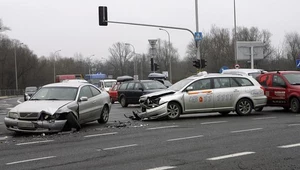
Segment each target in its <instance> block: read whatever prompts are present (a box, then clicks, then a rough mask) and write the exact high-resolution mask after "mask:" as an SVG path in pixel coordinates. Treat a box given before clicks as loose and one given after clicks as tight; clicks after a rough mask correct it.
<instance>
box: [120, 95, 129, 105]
mask: <svg viewBox="0 0 300 170" xmlns="http://www.w3.org/2000/svg"><path fill="white" fill-rule="evenodd" d="M120 103H121V106H122V107H127V106H128V104H127V102H126V98H125V97H124V96H122V97H121V100H120Z"/></svg>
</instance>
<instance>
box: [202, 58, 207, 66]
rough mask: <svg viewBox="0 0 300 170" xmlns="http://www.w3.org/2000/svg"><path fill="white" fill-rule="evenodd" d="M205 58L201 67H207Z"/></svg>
mask: <svg viewBox="0 0 300 170" xmlns="http://www.w3.org/2000/svg"><path fill="white" fill-rule="evenodd" d="M206 62H207V61H206V60H205V59H201V68H205V67H206V66H207V64H206Z"/></svg>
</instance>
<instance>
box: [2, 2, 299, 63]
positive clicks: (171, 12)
mask: <svg viewBox="0 0 300 170" xmlns="http://www.w3.org/2000/svg"><path fill="white" fill-rule="evenodd" d="M198 4H199V5H198V6H199V29H200V31H202V32H208V31H209V30H210V28H211V27H212V25H215V26H217V27H222V28H229V29H232V28H233V27H234V17H233V11H234V6H233V0H198ZM98 6H107V7H108V17H109V20H111V21H124V22H134V23H147V24H155V25H166V26H175V27H184V28H188V29H190V30H192V31H193V32H194V31H196V24H195V0H148V1H145V0H0V18H1V19H2V21H3V23H4V25H6V26H8V27H10V28H11V31H7V32H5V34H6V35H8V36H9V37H10V38H14V39H18V40H20V41H21V42H23V43H25V44H27V45H28V46H29V48H30V49H32V50H33V51H34V53H35V54H37V55H38V56H42V55H43V56H49V55H50V53H53V52H54V51H56V50H61V52H60V56H68V57H72V56H74V54H75V53H81V54H82V55H83V56H86V57H88V56H91V55H93V54H95V57H93V58H94V59H100V58H101V57H103V58H107V57H108V56H109V52H108V48H109V47H111V46H112V45H113V44H114V43H116V42H126V43H131V44H132V45H133V46H134V47H135V50H136V52H137V53H146V52H147V48H148V39H157V38H160V39H163V40H167V39H168V35H167V33H166V32H164V31H160V30H159V29H158V28H151V27H141V26H132V25H120V24H109V25H108V26H106V27H104V26H101V27H100V26H99V25H98ZM299 7H300V1H299V0H285V1H283V0H276V1H275V0H236V14H237V26H245V27H251V26H255V27H258V28H259V29H260V30H261V29H267V30H269V31H270V32H271V33H272V34H273V36H272V42H273V45H274V46H275V47H278V46H280V44H282V42H283V40H284V35H285V33H288V32H294V31H297V32H300V22H299V16H300V10H299ZM167 30H168V31H169V33H170V37H171V42H172V43H173V45H174V46H175V48H177V49H178V52H179V54H180V56H181V58H183V56H184V55H185V52H186V47H187V45H188V43H189V42H190V41H191V39H192V38H193V37H192V35H191V34H190V33H189V32H186V31H180V30H171V29H167ZM203 36H205V34H204V35H203Z"/></svg>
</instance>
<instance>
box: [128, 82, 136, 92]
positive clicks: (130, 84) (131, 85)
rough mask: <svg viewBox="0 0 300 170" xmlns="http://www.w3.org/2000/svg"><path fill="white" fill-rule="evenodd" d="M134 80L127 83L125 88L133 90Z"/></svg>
mask: <svg viewBox="0 0 300 170" xmlns="http://www.w3.org/2000/svg"><path fill="white" fill-rule="evenodd" d="M134 84H135V83H134V82H131V83H128V86H127V90H133V87H134Z"/></svg>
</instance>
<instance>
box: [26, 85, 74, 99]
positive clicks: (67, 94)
mask: <svg viewBox="0 0 300 170" xmlns="http://www.w3.org/2000/svg"><path fill="white" fill-rule="evenodd" d="M76 94H77V88H75V87H43V88H41V89H40V90H39V91H38V92H37V93H36V94H35V95H34V96H33V97H32V98H31V99H30V100H75V98H76Z"/></svg>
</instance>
